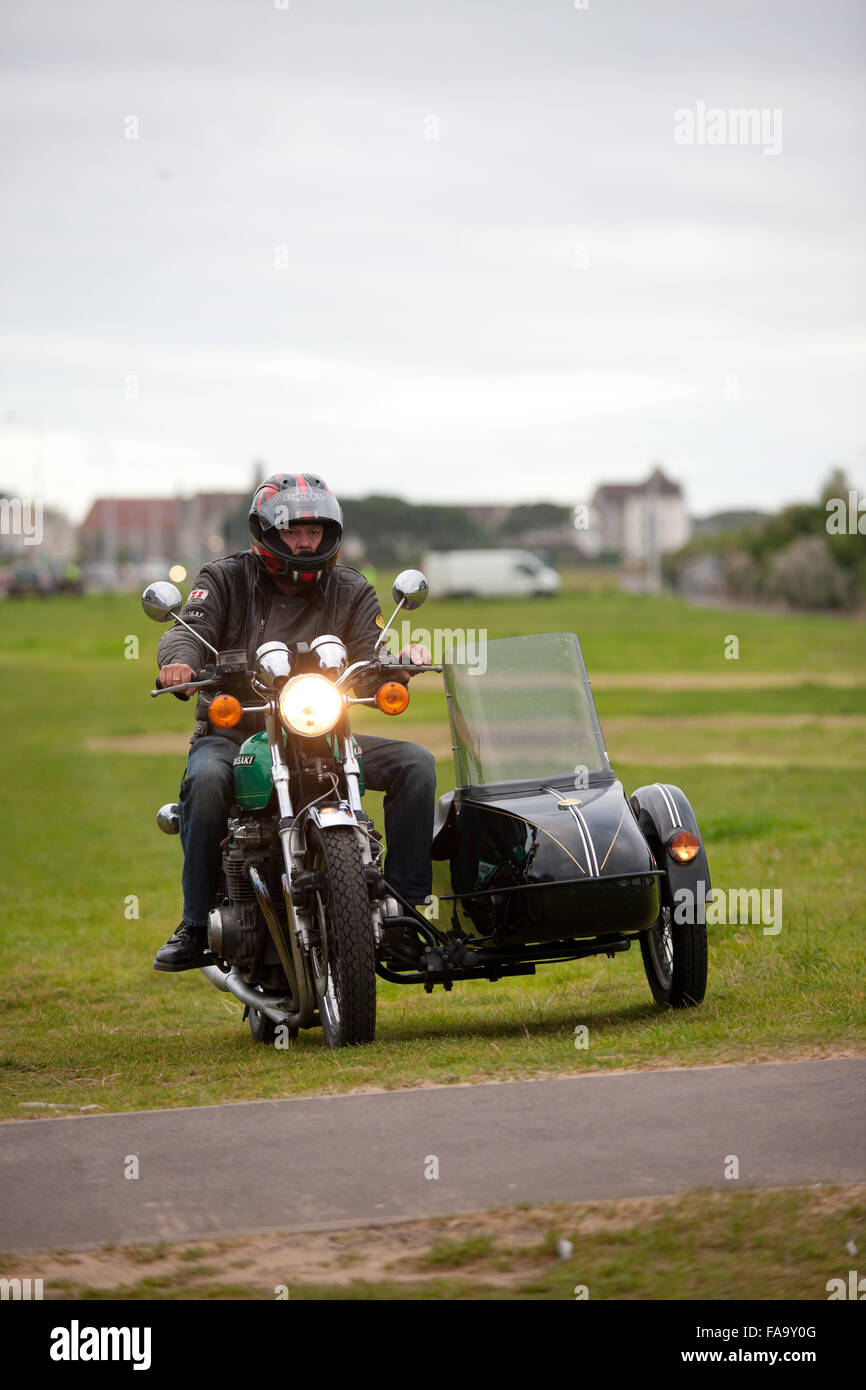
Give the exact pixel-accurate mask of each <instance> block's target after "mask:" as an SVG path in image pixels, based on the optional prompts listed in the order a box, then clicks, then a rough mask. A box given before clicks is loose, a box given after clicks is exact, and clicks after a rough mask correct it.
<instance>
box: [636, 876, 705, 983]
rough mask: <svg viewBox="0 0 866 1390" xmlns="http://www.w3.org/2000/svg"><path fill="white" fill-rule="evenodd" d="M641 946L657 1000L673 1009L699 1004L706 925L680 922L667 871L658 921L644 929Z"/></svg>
mask: <svg viewBox="0 0 866 1390" xmlns="http://www.w3.org/2000/svg"><path fill="white" fill-rule="evenodd" d="M692 901H693V902H696V899H695V898H694V897H693V898H692ZM694 915H695V916H697V913H695V914H694ZM640 949H641V955H642V956H643V963H644V969H645V971H646V977H647V980H648V981H649V987H650V989H651V990H652V996H653V999H655V1001H656V1003H657V1004H670V1005H671V1007H672V1008H674V1009H688V1008H692V1007H694V1005H696V1004H700V1002H701V1000H702V999H703V997H704V994H705V993H706V989H707V928H706V925H705V923H704V922H677V920H676V916H675V914H674V911H673V897H672V894H671V890H670V883H669V881H668V877H667V875H665V877H664V879H663V881H662V906H661V911H660V913H659V917H658V921H657V922H655V923H654V924H653V926H651V927H650V929H649V931H645V932H642V933H641V938H640Z"/></svg>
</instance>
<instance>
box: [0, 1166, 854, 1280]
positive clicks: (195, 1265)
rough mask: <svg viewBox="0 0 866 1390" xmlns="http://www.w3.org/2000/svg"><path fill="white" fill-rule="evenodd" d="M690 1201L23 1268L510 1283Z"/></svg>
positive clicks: (160, 1249) (42, 1260) (821, 1202)
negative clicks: (565, 1241)
mask: <svg viewBox="0 0 866 1390" xmlns="http://www.w3.org/2000/svg"><path fill="white" fill-rule="evenodd" d="M768 1191H769V1189H768ZM864 1199H866V1184H857V1185H853V1186H850V1187H844V1188H837V1187H834V1188H828V1189H826V1190H825V1189H822V1188H821V1187H817V1188H814V1189H810V1190H809V1200H810V1204H812V1205H813V1206H814V1207H815V1209H816V1210H817V1209H820V1211H821V1212H823V1213H825V1214H826V1213H832V1212H834V1211H839V1210H844V1209H847V1208H848V1207H850V1206H852V1205H854V1204H856V1203H859V1202H862V1201H863V1200H864ZM694 1200H695V1195H694V1194H677V1195H675V1196H670V1197H632V1198H623V1199H619V1200H616V1201H604V1202H584V1203H554V1204H550V1205H546V1206H539V1207H532V1208H525V1209H521V1208H502V1209H499V1210H494V1211H482V1212H474V1213H470V1214H467V1215H463V1216H455V1217H438V1218H435V1219H433V1220H426V1221H412V1222H400V1223H394V1224H389V1225H381V1226H369V1227H347V1228H345V1229H342V1230H334V1231H319V1232H274V1233H273V1234H267V1235H251V1236H234V1237H231V1238H223V1239H219V1240H202V1241H196V1242H195V1243H194V1244H192V1243H190V1242H187V1243H185V1244H182V1245H169V1244H167V1243H166V1242H160V1243H158V1244H155V1245H132V1246H125V1247H116V1246H104V1247H102V1248H101V1249H98V1250H89V1251H77V1252H64V1251H45V1252H42V1253H37V1254H32V1255H28V1256H27V1267H28V1269H29V1270H34V1271H38V1276H36V1277H39V1278H41V1279H42V1280H43V1281H44V1294H45V1297H46V1298H52V1297H57V1298H64V1299H68V1298H73V1299H74V1298H76V1297H79V1296H80V1294H81V1292H82V1291H83V1290H85V1289H99V1290H102V1291H108V1290H115V1291H119V1292H120V1295H121V1296H122V1291H123V1290H124V1289H126V1288H132V1287H134V1286H135V1285H137V1284H139V1283H140V1282H141V1280H143V1279H158V1280H159V1281H160V1283H162V1284H165V1283H170V1282H171V1281H174V1280H176V1281H178V1285H179V1286H181V1285H182V1284H183V1283H184V1282H189V1281H190V1280H196V1281H198V1282H202V1281H206V1282H209V1283H218V1284H222V1285H228V1286H233V1287H236V1288H240V1289H246V1290H249V1291H251V1292H254V1293H255V1294H258V1295H259V1296H260V1297H262V1298H275V1297H277V1290H278V1289H280V1288H281V1286H282V1287H285V1289H286V1290H287V1291H288V1293H289V1296H291V1290H292V1287H293V1286H295V1287H298V1286H300V1285H303V1284H317V1285H331V1286H333V1287H341V1286H344V1285H347V1284H349V1283H351V1282H352V1281H353V1280H356V1279H357V1280H364V1281H367V1282H369V1283H378V1282H381V1281H389V1282H392V1283H397V1284H404V1285H406V1286H409V1285H411V1284H417V1283H419V1282H424V1281H428V1280H430V1279H431V1278H437V1277H442V1276H445V1277H447V1276H449V1275H452V1274H454V1273H460V1274H466V1275H470V1274H471V1275H474V1276H476V1277H481V1278H483V1281H484V1283H485V1284H487V1285H493V1286H499V1287H509V1286H517V1285H519V1284H521V1283H522V1282H524V1281H526V1280H527V1279H528V1278H531V1277H532V1275H533V1274H534V1273H536V1272H538V1271H539V1269H541V1268H544V1267H545V1266H547V1267H549V1266H550V1265H555V1264H556V1263H557V1261H558V1259H559V1256H558V1254H557V1251H556V1245H555V1241H556V1238H557V1236H558V1234H559V1233H561V1232H563V1231H567V1232H568V1234H569V1238H573V1237H578V1238H579V1237H581V1236H590V1235H595V1234H599V1233H608V1232H616V1231H622V1230H629V1229H631V1228H632V1227H636V1226H646V1225H648V1224H650V1223H651V1222H654V1221H657V1220H659V1219H661V1218H662V1217H664V1216H665V1215H666V1214H667V1213H670V1212H671V1211H672V1210H673V1209H678V1208H681V1207H682V1206H683V1204H687V1203H689V1202H694ZM699 1200H700V1204H701V1210H702V1211H704V1212H707V1211H709V1209H710V1207H712V1206H716V1205H720V1204H724V1203H725V1202H727V1201H729V1194H728V1193H724V1192H707V1193H701V1194H700V1198H699ZM3 1267H4V1270H5V1272H7V1273H8V1274H14V1272H15V1271H14V1270H13V1269H12V1267H11V1265H10V1257H8V1256H6V1257H4V1258H3ZM60 1281H63V1284H62V1286H61V1284H60ZM52 1286H53V1288H52Z"/></svg>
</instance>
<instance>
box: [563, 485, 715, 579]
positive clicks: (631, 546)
mask: <svg viewBox="0 0 866 1390" xmlns="http://www.w3.org/2000/svg"><path fill="white" fill-rule="evenodd" d="M590 510H591V521H590V531H589V534H588V536H587V539H589V538H590V537H591V538H592V548H593V549H594V550H595V552H596V553H600V552H602V551H607V552H612V553H614V554H616V555H618V556H619V558H620V560H621V561H623V562H624V563H625V564H634V565H650V566H651V565H653V563H654V562H655V561H656V560H657V558H658V556H659V555H662V554H664V553H665V552H667V551H671V550H679V548H680V546H683V545H685V543H686V541H687V540H688V539H689V536H690V534H691V525H690V522H689V518H688V516H687V514H686V508H685V501H684V498H683V491H682V488H681V487H680V485H679V483H675V482H672V481H671V479H670V478H667V477H666V476H665V474H664V473H663V472H662V470H661V468H660V467H659V466H658V465H656V466H655V468H654V469H653V471H652V473H650V475H649V477H648V478H647V480H646V482H644V483H603V484H602V486H601V487H599V488H597V489H596V492H595V496H594V497H593V499H592V503H591V509H590Z"/></svg>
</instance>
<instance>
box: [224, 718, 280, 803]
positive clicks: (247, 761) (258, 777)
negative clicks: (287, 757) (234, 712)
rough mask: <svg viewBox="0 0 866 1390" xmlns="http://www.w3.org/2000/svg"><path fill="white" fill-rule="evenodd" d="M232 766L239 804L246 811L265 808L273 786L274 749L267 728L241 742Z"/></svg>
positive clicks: (236, 798) (236, 799)
mask: <svg viewBox="0 0 866 1390" xmlns="http://www.w3.org/2000/svg"><path fill="white" fill-rule="evenodd" d="M233 766H234V773H235V801H236V802H237V804H238V806H241V807H243V809H244V810H245V811H263V810H264V809H265V807H266V806H267V804H268V802H269V800H270V798H271V792H272V791H273V789H274V784H273V782H272V781H271V750H270V746H269V744H268V736H267V734H266V733H265V731H264V729H262V730H261V731H260V732H259V733H257V734H252V735H251V736H250V737H249V738H248V739H247V740H246V742H244V743H242V744H241V746H240V749H239V750H238V752H237V754H236V755H235V759H234V763H233Z"/></svg>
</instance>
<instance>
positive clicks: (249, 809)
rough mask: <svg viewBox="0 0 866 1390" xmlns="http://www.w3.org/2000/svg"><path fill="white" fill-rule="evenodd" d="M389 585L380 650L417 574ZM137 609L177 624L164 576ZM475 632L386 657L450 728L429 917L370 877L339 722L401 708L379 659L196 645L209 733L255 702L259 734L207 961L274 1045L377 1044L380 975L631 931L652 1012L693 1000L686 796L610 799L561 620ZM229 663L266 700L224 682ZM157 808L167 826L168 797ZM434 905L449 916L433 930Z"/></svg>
mask: <svg viewBox="0 0 866 1390" xmlns="http://www.w3.org/2000/svg"><path fill="white" fill-rule="evenodd" d="M393 594H394V601H395V603H396V605H397V607H396V609H395V611H394V614H393V615H392V618H391V620H390V622H389V623H388V624H387V625H386V626H385V627H384V628H383V630H382V632H381V634H380V636H379V639H378V643H377V647H378V646H380V645H382V644H383V643H384V642H385V639H386V638H387V635H388V632H389V631H390V629H391V627H392V624H393V622H394V620H395V619H396V617H397V615H398V614H399V613H400V612H401V610H404V609H405V610H409V611H412V610H414V609H417V608H418V607H420V606H421V604H422V603H423V602H424V601H425V600H426V598H427V595H428V589H427V582H426V579H425V578H424V576H423V574H421V573H420V572H419V571H417V570H407V571H404V572H403V573H402V574H400V575H398V577H397V579H396V581H395V583H394V588H393ZM142 603H143V607H144V610H145V612H146V613H147V614H148V616H150V617H152V618H155V619H157V620H158V621H163V622H164V621H168V620H169V619H171V618H176V619H177V620H178V621H180V622H183V620H182V619H180V618H179V616H178V614H179V610H180V607H181V596H180V594H179V592H178V591H177V589H176V588H175V587H174V586H173V585H170V584H167V583H163V582H160V583H157V584H153V585H151V586H150V587H149V588H148V589H147V590H146V591H145V594H144V596H143V599H142ZM184 626H186V624H184ZM190 631H192V629H190ZM194 635H195V636H196V637H197V639H198V640H199V641H203V639H202V638H201V637H200V636H199V634H194ZM481 645H482V644H469V645H467V644H465V643H464V644H458V645H456V646H455V647H454V648H453V650H451V651H450V652H449V653H448V655H447V657H446V659H445V660H444V662H443V665H442V666H424V667H413V666H411V665H409V664H407V663H405V662H402V661H401V662H400V668H401V669H408V670H410V671H413V672H414V671H441V672H443V676H444V684H445V694H446V697H447V706H448V713H449V720H450V724H451V733H452V744H453V749H454V762H455V772H456V780H457V786H456V787H455V789H454V790H453V791H450V792H448V793H446V794H445V795H444V796H442V797H440V799H439V802H438V804H437V807H436V815H435V822H434V833H433V842H432V846H431V855H432V858H433V859H435V860H448V861H449V867H450V879H451V889H452V891H451V893H450V894H448V895H445V896H444V897H443V898H442V899H441V900H437V899H434V900H433V903H432V904H431V909H432V910H431V917H432V920H429V919H428V918H427V917H426V916H423V915H422V914H421V913H419V912H417V911H416V910H415V908H414V907H413V906H412V904H410V903H408V902H406V901H405V900H404V899H403V898H402V897H401V896H400V895H399V894H398V893H397V892H396V891H395V890H394V888H393V886H392V885H391V884H389V883H388V882H387V880H386V879H385V877H384V874H383V873H382V856H383V846H382V842H381V839H380V837H379V835H378V832H377V831H376V829H375V826H374V825H373V822H372V821H371V819H370V818H369V817H368V816H367V815H366V813H365V812H364V810H363V804H362V795H363V769H362V765H361V760H360V759H359V757H358V750H357V748H356V746H355V744H354V741H353V739H352V735H351V729H350V724H349V713H350V710H351V708H352V706H353V705H356V704H363V705H370V704H376V705H377V706H378V708H379V709H380V710H382V711H383V712H384V713H386V714H390V715H396V714H399V713H401V712H402V711H403V710H404V709H405V708H406V707H407V706H408V703H409V692H408V690H407V689H406V687H405V686H404V685H402V684H400V683H399V682H395V681H393V680H392V679H389V668H390V671H391V674H392V675H393V669H394V662H395V658H394V657H393V656H391V654H390V653H387V652H386V653H384V654H383V655H382V656H381V657H376V658H374V659H373V660H371V661H367V662H355V663H353V664H351V665H349V664H348V657H347V653H346V648H345V646H344V645H343V643H342V642H340V641H339V639H338V638H336V637H333V636H323V637H318V638H316V639H315V640H314V641H313V642H312V643H310V644H309V646H307V645H306V644H304V643H298V644H295V646H294V647H289V646H288V645H287V644H285V643H282V642H269V643H266V644H265V645H264V646H262V647H260V648H259V649H258V651H257V652H256V657H255V667H254V669H253V670H249V669H248V668H247V658H246V653H243V652H229V653H223V654H220V653H218V652H216V651H215V650H214V649H212V648H211V652H212V654H213V656H214V657H215V658H216V667H215V669H212V670H205V671H203V672H200V673H199V677H200V679H198V680H197V681H196V682H195V683H191V684H190V686H188V687H187V689H190V688H195V687H196V686H197V687H198V688H205V689H209V690H213V691H214V692H215V693H214V698H213V700H212V701H211V704H210V708H209V718H210V720H211V723H212V724H213V725H214V728H215V731H218V730H219V729H220V728H226V727H232V726H233V725H234V724H236V723H237V722H238V721H239V720H240V718H241V715H242V714H243V713H244V712H249V711H250V710H251V709H255V710H259V711H261V712H263V714H264V722H265V729H264V731H262V732H260V733H256V734H253V735H251V737H250V738H248V739H247V740H246V741H245V742H244V744H243V745H242V747H241V748H240V749H239V752H238V755H237V757H236V758H235V760H234V780H235V803H236V804H235V805H234V806H233V807H232V808H231V811H230V814H229V820H228V831H227V836H226V839H225V840H224V842H223V846H222V849H223V853H222V880H223V881H222V886H221V892H220V893H219V895H218V901H217V903H216V904H215V906H214V908H213V909H212V911H211V913H210V916H209V919H208V943H209V947H210V950H211V952H212V954H213V963H212V964H207V965H205V966H203V967H202V973H203V974H204V975H205V976H206V978H207V979H208V980H209V981H210V982H211V983H212V984H214V985H216V986H217V988H219V989H222V990H226V991H228V992H229V993H231V994H233V995H234V996H235V997H236V998H238V999H239V1000H240V1001H241V1002H242V1003H243V1004H244V1005H245V1011H244V1016H245V1017H246V1018H248V1020H249V1027H250V1030H251V1033H252V1036H253V1038H254V1039H255V1040H256V1041H257V1042H262V1043H276V1044H277V1045H285V1043H286V1041H288V1040H290V1039H292V1038H295V1037H297V1036H298V1032H299V1030H300V1029H301V1028H311V1027H317V1026H320V1027H321V1028H322V1032H323V1035H324V1038H325V1041H326V1043H327V1045H328V1046H329V1047H331V1048H338V1047H344V1046H347V1045H351V1044H358V1043H368V1042H372V1041H373V1040H374V1037H375V1027H376V976H377V975H378V976H379V977H380V978H382V979H385V980H389V981H391V982H393V983H396V984H407V985H412V984H420V985H423V986H424V989H425V990H426V991H427V992H428V993H430V992H431V991H432V990H433V989H434V988H435V987H436V986H437V985H441V986H442V987H443V988H444V989H445V990H451V989H452V987H453V984H454V982H455V981H461V980H472V979H486V980H498V979H500V978H502V977H506V976H515V975H534V974H535V971H536V966H537V965H539V964H544V963H553V962H561V961H570V960H577V959H581V958H584V957H587V956H592V955H600V954H604V955H607V956H610V957H613V956H614V955H616V954H618V953H621V952H623V951H626V950H628V949H629V948H630V947H631V945H632V944H633V943H634V942H638V943H639V945H640V949H641V954H642V957H643V963H644V967H645V971H646V975H647V979H648V982H649V985H650V989H651V992H652V994H653V997H654V998H655V1000H656V1001H657V1002H658V1003H659V1004H663V1005H670V1006H672V1007H676V1008H680V1007H689V1006H693V1005H696V1004H699V1003H700V1002H701V1000H702V999H703V997H704V992H705V988H706V977H707V937H706V924H705V904H706V901H707V900H708V897H709V894H710V878H709V870H708V866H707V856H706V850H705V848H704V845H703V841H702V839H701V835H700V830H699V828H698V824H697V820H696V818H695V815H694V811H693V810H692V808H691V806H690V804H689V802H688V800H687V798H686V796H685V794H684V793H683V792H682V791H681V789H680V788H678V787H675V786H671V785H669V784H663V783H654V784H652V785H650V786H644V787H640V788H638V789H637V790H636V791H635V792H634V793H633V795H632V796H631V797H627V796H626V794H625V791H624V789H623V786H622V783H621V782H620V781H619V780H618V779H617V778H616V776H615V775H614V772H613V769H612V767H611V764H610V759H609V756H608V753H607V750H606V748H605V745H604V739H603V736H602V733H601V727H600V724H599V720H598V715H597V712H596V709H595V704H594V701H593V697H592V690H591V687H590V683H589V678H588V676H587V674H586V668H585V665H584V662H583V656H582V653H581V650H580V643H579V641H578V638H577V637H576V636H575V635H574V634H573V633H545V634H539V635H535V636H525V637H514V638H502V639H497V640H491V641H484V642H483V650H481ZM362 674H363V675H365V676H368V677H369V676H371V675H372V676H375V677H376V678H377V679H378V678H381V684H380V686H379V688H378V690H377V693H376V695H375V696H368V697H363V698H357V697H352V696H350V695H349V694H348V691H349V689H350V688H351V685H352V682H353V680H355V679H356V678H358V677H360V676H361V675H362ZM237 676H242V677H246V678H248V679H249V681H250V683H251V686H252V688H253V689H254V690H255V691H256V692H257V693H258V694H259V695H260V696H261V697H262V699H263V701H264V703H262V704H261V705H258V706H247V707H244V706H242V705H241V703H240V701H239V700H238V699H237V698H236V697H234V696H231V695H226V694H224V693H220V686H221V685H224V684H226V682H227V680H228V679H229V678H233V677H237ZM159 693H161V691H160V690H158V689H157V690H154V691H152V692H151V694H152V695H157V694H159ZM576 793H580V794H579V795H577V794H576ZM157 820H158V824H159V825H160V828H161V829H163V830H166V831H167V832H169V833H176V832H177V831H178V830H179V822H178V809H177V806H175V805H170V806H164V807H162V808H161V810H160V812H159V813H158V817H157ZM443 904H448V905H449V907H448V908H446V912H449V911H450V918H449V921H448V923H447V925H444V926H440V925H439V919H438V913H439V908H440V906H441V905H443ZM407 939H408V943H409V944H408V947H407Z"/></svg>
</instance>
